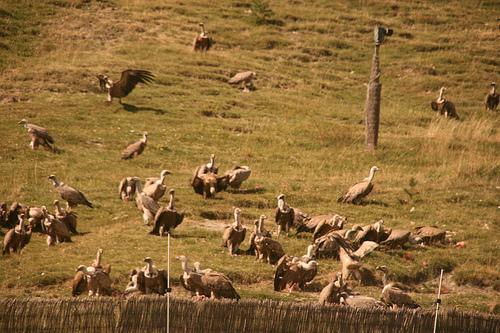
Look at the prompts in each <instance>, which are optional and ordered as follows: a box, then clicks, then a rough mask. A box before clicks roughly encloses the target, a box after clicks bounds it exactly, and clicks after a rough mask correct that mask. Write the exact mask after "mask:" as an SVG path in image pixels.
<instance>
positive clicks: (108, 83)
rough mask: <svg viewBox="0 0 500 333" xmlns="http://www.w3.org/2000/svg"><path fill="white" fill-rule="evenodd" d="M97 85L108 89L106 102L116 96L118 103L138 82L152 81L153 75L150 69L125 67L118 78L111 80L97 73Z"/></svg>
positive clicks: (147, 82)
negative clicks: (114, 80)
mask: <svg viewBox="0 0 500 333" xmlns="http://www.w3.org/2000/svg"><path fill="white" fill-rule="evenodd" d="M97 78H98V79H99V86H100V87H101V90H104V89H103V88H106V89H108V102H112V101H113V98H118V99H119V100H120V103H121V102H122V98H123V97H126V96H127V95H128V94H130V92H131V91H132V90H134V88H135V86H136V85H137V84H138V83H144V84H149V83H153V82H154V75H153V74H152V73H151V72H150V71H145V70H142V69H127V70H125V71H123V72H122V75H121V77H120V80H119V81H117V82H116V83H114V82H113V80H111V79H110V78H109V77H108V76H107V75H102V74H100V75H97Z"/></svg>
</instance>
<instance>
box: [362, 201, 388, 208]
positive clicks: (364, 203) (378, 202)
mask: <svg viewBox="0 0 500 333" xmlns="http://www.w3.org/2000/svg"><path fill="white" fill-rule="evenodd" d="M359 205H360V206H368V205H377V206H382V207H389V204H387V203H385V202H383V201H378V200H370V201H363V202H361V203H360V204H359Z"/></svg>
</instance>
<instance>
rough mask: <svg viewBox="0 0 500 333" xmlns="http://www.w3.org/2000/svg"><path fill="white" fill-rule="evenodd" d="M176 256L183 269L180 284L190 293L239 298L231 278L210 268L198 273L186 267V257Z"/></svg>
mask: <svg viewBox="0 0 500 333" xmlns="http://www.w3.org/2000/svg"><path fill="white" fill-rule="evenodd" d="M176 258H177V259H178V260H180V261H181V266H182V270H183V273H182V275H181V277H180V281H181V284H182V286H183V287H184V288H185V289H186V290H188V291H190V292H191V294H192V295H197V296H206V297H211V298H229V299H236V300H239V299H240V295H238V293H237V292H236V290H235V289H234V287H233V285H232V283H231V280H230V279H229V278H228V277H227V276H225V275H224V274H221V273H218V272H215V271H212V270H209V271H207V272H206V273H198V272H196V271H193V270H191V269H190V268H189V267H188V259H187V258H186V257H185V256H179V257H176Z"/></svg>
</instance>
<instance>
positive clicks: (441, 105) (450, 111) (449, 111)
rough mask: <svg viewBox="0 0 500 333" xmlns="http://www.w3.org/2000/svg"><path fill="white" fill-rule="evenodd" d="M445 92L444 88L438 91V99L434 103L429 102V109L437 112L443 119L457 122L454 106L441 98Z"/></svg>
mask: <svg viewBox="0 0 500 333" xmlns="http://www.w3.org/2000/svg"><path fill="white" fill-rule="evenodd" d="M445 91H446V88H445V87H441V89H439V97H438V98H437V99H436V100H435V101H432V102H431V108H432V110H434V111H437V112H439V114H440V115H444V116H445V118H454V119H457V120H458V119H459V118H458V114H457V111H456V109H455V104H453V103H452V102H450V101H448V100H447V99H445V98H444V97H443V95H444V92H445Z"/></svg>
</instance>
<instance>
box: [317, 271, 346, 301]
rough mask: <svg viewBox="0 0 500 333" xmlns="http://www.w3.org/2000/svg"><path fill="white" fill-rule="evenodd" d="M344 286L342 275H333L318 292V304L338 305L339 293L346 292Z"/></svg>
mask: <svg viewBox="0 0 500 333" xmlns="http://www.w3.org/2000/svg"><path fill="white" fill-rule="evenodd" d="M346 286H347V285H346V284H345V283H344V280H343V278H342V274H341V273H338V272H337V274H335V275H334V276H333V278H332V280H331V281H330V283H328V284H327V285H326V286H325V287H324V288H323V289H322V290H321V292H320V294H319V299H318V303H319V304H321V305H325V304H339V303H340V297H341V293H342V292H345V291H346Z"/></svg>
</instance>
